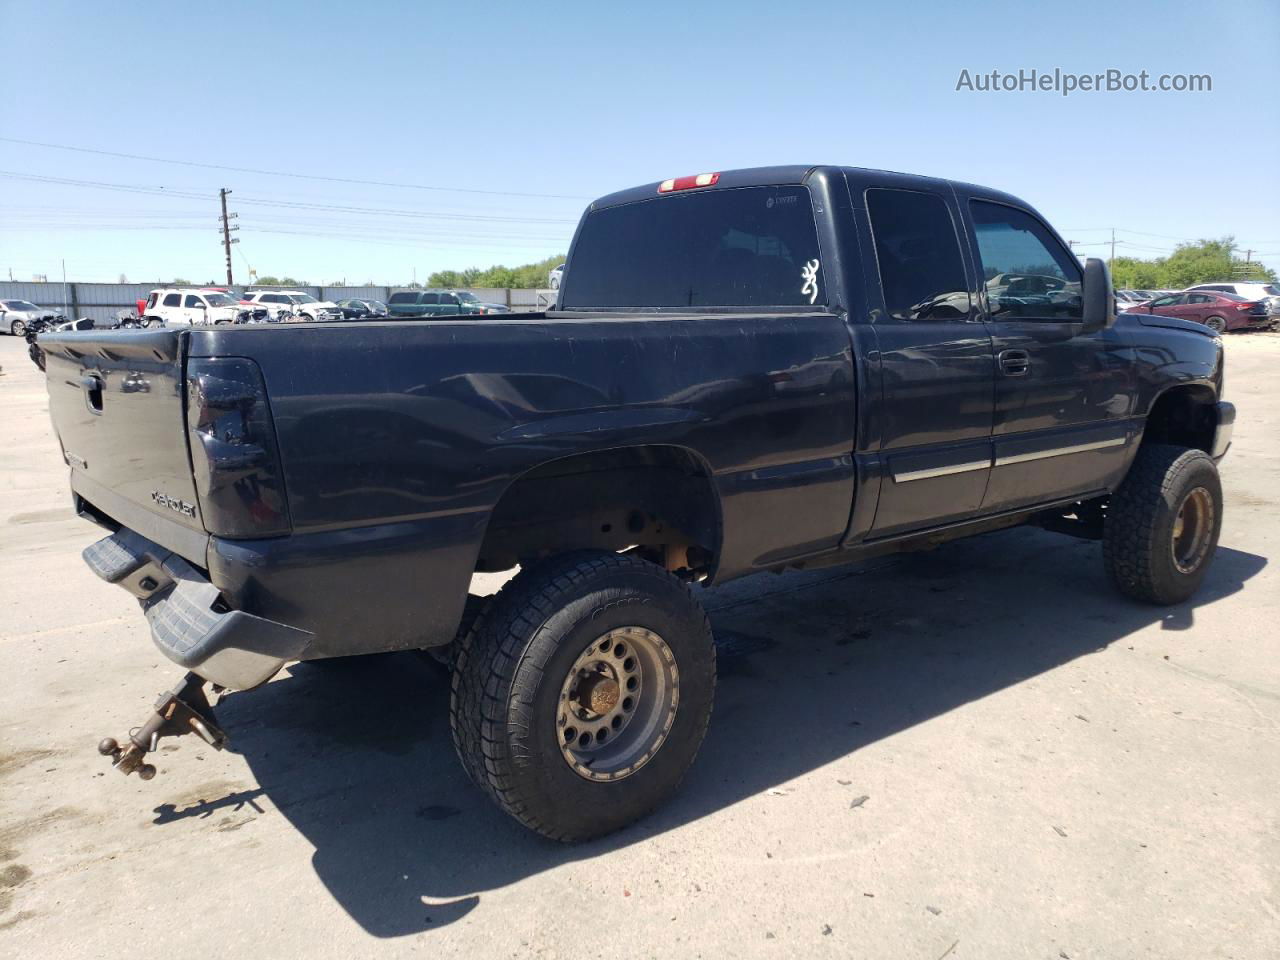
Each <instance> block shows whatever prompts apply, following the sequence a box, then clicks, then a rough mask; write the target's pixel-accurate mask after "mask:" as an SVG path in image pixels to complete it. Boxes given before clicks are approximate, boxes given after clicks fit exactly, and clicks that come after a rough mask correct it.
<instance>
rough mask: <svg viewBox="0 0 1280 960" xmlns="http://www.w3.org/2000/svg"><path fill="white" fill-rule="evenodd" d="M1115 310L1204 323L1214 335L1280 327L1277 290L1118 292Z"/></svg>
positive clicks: (1240, 286)
mask: <svg viewBox="0 0 1280 960" xmlns="http://www.w3.org/2000/svg"><path fill="white" fill-rule="evenodd" d="M1116 309H1118V310H1123V311H1126V312H1129V313H1158V314H1160V315H1161V316H1166V317H1181V318H1182V319H1183V320H1193V321H1195V322H1196V323H1203V324H1204V325H1205V326H1206V327H1208V328H1209V329H1210V330H1213V331H1215V332H1217V333H1227V332H1229V331H1234V330H1273V329H1275V328H1276V327H1278V326H1280V286H1277V285H1276V284H1274V283H1201V284H1197V285H1196V286H1193V287H1188V288H1187V289H1186V290H1180V291H1179V290H1117V291H1116Z"/></svg>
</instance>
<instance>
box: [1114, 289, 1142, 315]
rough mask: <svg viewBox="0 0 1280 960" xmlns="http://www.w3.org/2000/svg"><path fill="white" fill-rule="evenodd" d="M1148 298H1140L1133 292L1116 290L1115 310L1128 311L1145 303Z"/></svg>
mask: <svg viewBox="0 0 1280 960" xmlns="http://www.w3.org/2000/svg"><path fill="white" fill-rule="evenodd" d="M1147 299H1148V298H1146V297H1140V296H1138V294H1137V293H1136V292H1135V291H1133V290H1117V291H1116V309H1117V310H1130V309H1132V308H1133V307H1136V306H1137V305H1138V304H1140V303H1145V302H1146V300H1147Z"/></svg>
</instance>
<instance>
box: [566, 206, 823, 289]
mask: <svg viewBox="0 0 1280 960" xmlns="http://www.w3.org/2000/svg"><path fill="white" fill-rule="evenodd" d="M560 303H561V308H562V309H566V310H573V309H584V308H586V309H591V308H597V309H599V308H604V309H607V308H612V307H619V308H626V307H809V306H813V307H817V306H819V305H825V304H826V303H827V290H826V284H825V282H824V280H823V275H822V263H821V259H820V255H819V249H818V234H817V228H816V225H815V223H814V218H813V207H812V204H811V202H810V199H809V191H808V190H807V189H806V188H805V187H800V186H759V187H739V188H734V189H720V190H709V191H704V192H696V193H688V194H669V195H665V196H661V197H654V198H652V199H649V200H639V201H635V202H633V203H626V204H621V205H619V206H615V207H605V208H602V209H600V210H595V211H592V212H591V213H589V214H588V215H587V218H586V220H585V222H584V223H583V225H582V229H581V230H580V232H579V235H578V239H577V242H576V243H575V245H574V250H573V268H572V269H571V270H567V271H566V272H565V275H564V285H563V288H562V291H561V299H560Z"/></svg>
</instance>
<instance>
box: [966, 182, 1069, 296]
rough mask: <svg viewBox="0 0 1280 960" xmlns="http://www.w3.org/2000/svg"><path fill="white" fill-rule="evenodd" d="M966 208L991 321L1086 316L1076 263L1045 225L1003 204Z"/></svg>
mask: <svg viewBox="0 0 1280 960" xmlns="http://www.w3.org/2000/svg"><path fill="white" fill-rule="evenodd" d="M969 209H970V212H971V213H972V215H973V228H974V233H975V236H976V238H977V241H978V256H979V258H980V259H981V261H982V264H981V266H982V279H983V282H984V283H985V284H986V289H987V305H988V309H989V310H990V312H991V319H992V320H1058V321H1076V320H1080V319H1081V318H1082V317H1083V316H1084V304H1083V301H1082V299H1081V296H1080V283H1081V280H1082V278H1083V274H1082V273H1081V270H1080V265H1079V263H1077V262H1076V259H1075V257H1073V256H1071V254H1069V253H1067V251H1065V250H1064V249H1062V245H1061V244H1060V243H1058V242H1057V240H1055V239H1054V237H1053V235H1052V234H1050V233H1049V231H1048V230H1047V229H1046V228H1045V226H1044V224H1042V223H1041V222H1040V221H1039V220H1037V219H1035V217H1033V216H1031V215H1030V214H1028V213H1025V212H1023V211H1022V210H1018V209H1016V208H1014V207H1007V206H1005V205H1004V204H1001V203H988V202H986V201H982V200H972V201H970V203H969Z"/></svg>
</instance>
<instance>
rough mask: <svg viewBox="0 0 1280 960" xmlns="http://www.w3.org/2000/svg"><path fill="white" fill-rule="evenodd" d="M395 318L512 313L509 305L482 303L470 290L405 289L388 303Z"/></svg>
mask: <svg viewBox="0 0 1280 960" xmlns="http://www.w3.org/2000/svg"><path fill="white" fill-rule="evenodd" d="M387 309H388V310H389V311H390V312H391V316H393V317H445V316H457V315H459V314H477V315H479V314H487V313H509V312H510V311H509V309H508V308H507V307H506V306H503V305H501V304H496V303H482V302H481V301H480V298H479V297H477V296H476V295H475V294H474V293H471V292H470V291H467V290H402V291H400V292H398V293H393V294H391V296H390V297H389V298H388V300H387Z"/></svg>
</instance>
